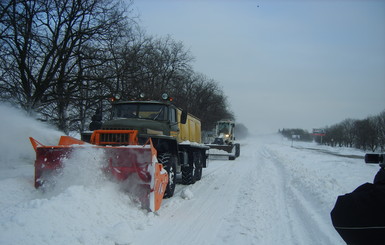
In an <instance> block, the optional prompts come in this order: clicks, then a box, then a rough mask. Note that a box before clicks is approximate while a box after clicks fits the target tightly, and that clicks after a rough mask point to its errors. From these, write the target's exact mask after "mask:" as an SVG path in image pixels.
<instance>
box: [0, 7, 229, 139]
mask: <svg viewBox="0 0 385 245" xmlns="http://www.w3.org/2000/svg"><path fill="white" fill-rule="evenodd" d="M132 6H133V3H132V2H129V3H124V2H121V1H118V0H76V1H72V0H4V1H1V3H0V99H1V100H2V101H7V102H11V103H13V104H15V105H18V106H19V107H21V108H23V109H25V110H26V111H28V112H30V113H36V115H37V116H38V117H39V118H40V119H42V120H46V121H50V122H52V123H54V124H55V125H56V126H57V127H58V128H59V129H61V130H63V131H65V132H69V131H71V130H76V131H83V130H85V129H87V125H88V123H89V119H90V118H91V115H93V114H94V113H95V111H96V110H97V109H98V108H100V107H102V108H103V110H108V107H109V106H108V105H109V103H108V101H107V98H108V97H110V96H111V95H120V96H121V98H122V99H136V98H137V97H138V95H139V94H140V93H144V94H146V96H147V97H148V98H153V99H157V98H160V97H161V94H162V93H164V92H167V93H168V94H170V95H172V97H174V102H175V103H176V104H177V105H178V106H179V107H181V108H183V109H185V110H187V111H189V112H191V113H192V114H194V115H196V116H198V117H200V118H201V120H202V126H203V129H210V128H211V127H212V126H213V124H214V123H215V122H216V121H217V120H220V119H222V118H233V114H232V113H231V112H230V111H229V109H228V105H227V100H226V96H225V94H224V93H223V91H222V88H221V87H220V86H219V85H218V83H217V82H216V81H214V80H212V79H210V78H208V77H206V76H205V75H203V74H199V73H197V72H195V71H194V70H193V68H192V62H193V60H194V59H193V57H192V55H191V54H190V52H189V51H188V50H186V49H185V47H184V46H183V43H181V42H177V41H175V40H173V39H172V38H170V37H162V38H154V37H151V36H149V35H147V34H146V33H145V32H144V31H143V30H142V29H141V28H140V26H139V25H138V23H137V17H135V16H134V13H133V11H131V10H130V8H132Z"/></svg>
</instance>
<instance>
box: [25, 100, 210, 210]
mask: <svg viewBox="0 0 385 245" xmlns="http://www.w3.org/2000/svg"><path fill="white" fill-rule="evenodd" d="M162 98H163V99H164V100H163V101H116V100H112V103H111V104H112V111H111V118H110V120H109V121H106V122H104V123H102V122H101V118H102V117H101V115H95V116H93V118H92V119H93V121H92V122H91V124H90V130H92V131H93V132H85V133H83V134H82V141H79V140H76V139H73V138H71V139H69V140H68V139H67V138H68V137H67V136H64V137H67V138H65V139H63V142H59V145H58V146H43V145H41V144H40V143H39V142H37V141H36V140H34V139H31V142H32V144H33V145H34V148H35V150H36V153H37V157H36V159H37V160H36V162H35V186H36V187H38V186H40V185H41V183H42V181H44V175H45V172H52V170H55V169H58V168H60V167H61V165H62V160H61V159H63V158H65V157H67V156H68V154H70V153H71V152H72V150H73V148H79V147H82V146H83V145H84V144H85V142H88V143H91V144H92V145H94V147H98V148H103V150H104V151H105V152H106V153H105V155H107V156H106V161H108V163H107V165H108V167H107V168H106V169H107V172H109V173H110V174H112V175H113V176H114V177H116V178H117V179H119V180H126V179H127V180H129V179H135V178H136V179H138V177H139V179H140V184H141V185H142V187H143V186H145V188H142V189H141V192H142V193H141V194H140V195H139V196H140V198H141V201H142V204H144V206H145V207H147V208H149V209H150V210H152V211H154V210H157V209H156V207H155V208H152V206H156V205H158V206H160V204H159V201H158V202H156V200H157V199H160V201H161V199H162V198H163V197H171V196H173V194H174V190H175V184H176V180H177V176H180V177H181V182H182V184H193V183H195V181H198V180H200V179H201V177H202V168H205V167H206V166H207V164H206V150H208V149H209V147H208V146H206V145H204V144H202V143H201V123H200V120H199V119H198V118H196V117H194V116H193V115H190V114H188V113H186V112H185V111H183V110H181V109H180V108H178V107H176V106H175V105H173V104H172V103H171V100H170V99H169V97H168V96H167V95H166V94H164V95H163V96H162ZM149 143H150V144H149ZM79 145H80V146H79ZM158 165H159V166H158ZM164 174H165V175H166V176H167V177H166V180H165V181H164V179H163V177H164ZM163 186H165V190H162V188H163ZM162 192H163V193H164V196H163V193H162ZM153 193H155V194H154V195H152V194H153ZM154 203H155V204H154ZM158 208H159V207H158Z"/></svg>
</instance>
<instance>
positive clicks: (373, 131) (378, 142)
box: [279, 110, 385, 152]
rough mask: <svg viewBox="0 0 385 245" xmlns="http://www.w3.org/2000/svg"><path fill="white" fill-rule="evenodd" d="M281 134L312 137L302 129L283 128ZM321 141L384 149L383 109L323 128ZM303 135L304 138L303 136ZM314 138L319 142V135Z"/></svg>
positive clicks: (305, 137) (334, 144)
mask: <svg viewBox="0 0 385 245" xmlns="http://www.w3.org/2000/svg"><path fill="white" fill-rule="evenodd" d="M279 132H280V133H281V134H282V135H284V136H286V137H288V138H291V137H292V136H291V135H292V134H298V135H301V139H304V140H308V139H309V138H310V139H312V137H313V136H312V135H311V134H310V133H308V132H307V131H306V130H302V129H283V130H282V131H281V130H280V131H279ZM325 133H326V134H325V136H323V137H322V143H323V144H326V145H330V146H339V147H342V146H344V147H354V148H357V149H362V150H364V151H373V152H374V151H381V152H384V151H385V110H384V111H382V112H381V113H380V114H378V115H376V116H371V117H368V118H366V119H362V120H354V119H345V120H343V121H342V122H340V123H337V124H335V125H332V126H329V127H326V128H325ZM303 137H304V138H303ZM314 140H315V141H317V142H318V143H321V137H320V136H314Z"/></svg>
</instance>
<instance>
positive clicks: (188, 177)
mask: <svg viewBox="0 0 385 245" xmlns="http://www.w3.org/2000/svg"><path fill="white" fill-rule="evenodd" d="M194 172H195V166H194V164H190V165H189V166H186V167H182V184H184V185H192V184H194V183H195V175H194Z"/></svg>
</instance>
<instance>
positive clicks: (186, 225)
mask: <svg viewBox="0 0 385 245" xmlns="http://www.w3.org/2000/svg"><path fill="white" fill-rule="evenodd" d="M0 114H1V115H3V116H2V119H1V121H0V130H1V135H2V137H1V138H0V140H1V141H0V144H1V147H0V151H1V152H0V192H1V197H0V244H8V245H12V244H14V245H20V244H31V245H32V244H39V245H43V244H54V245H60V244H63V245H64V244H65V245H68V244H72V245H75V244H90V245H98V244H100V245H108V244H111V245H126V244H169V245H171V244H210V245H211V244H213V245H214V244H269V245H270V244H277V245H282V244H304V245H308V244H322V245H324V244H333V245H334V244H344V242H343V240H342V239H341V238H340V237H339V235H338V233H337V232H336V231H335V230H334V228H333V227H332V224H331V221H330V211H331V209H332V208H333V206H334V203H335V200H336V198H337V196H338V195H341V194H344V193H347V192H351V191H352V190H354V189H355V188H356V187H357V186H358V185H361V184H362V183H365V182H372V180H373V177H374V175H375V173H376V172H377V171H378V166H376V165H365V163H364V161H363V159H362V158H360V157H362V156H363V155H364V152H361V151H357V150H352V149H346V148H330V147H326V146H319V145H317V144H315V143H303V142H293V143H292V142H291V141H287V140H285V139H283V138H281V137H280V136H278V135H268V136H255V137H250V138H248V139H246V140H244V141H242V142H241V156H240V157H239V158H237V159H236V160H235V161H229V160H227V158H222V159H221V158H217V159H214V160H213V159H210V160H209V166H208V168H206V169H204V170H203V177H202V179H201V180H200V181H199V182H197V183H195V184H194V185H189V186H185V185H177V187H176V191H175V195H174V197H172V198H169V199H165V200H164V201H163V203H162V207H161V209H160V210H159V211H158V212H157V213H151V212H147V211H146V210H143V209H141V208H140V205H139V204H138V203H137V202H135V201H134V200H132V199H131V197H130V196H129V195H128V194H127V193H126V192H125V191H124V189H125V188H124V187H122V184H120V183H114V182H111V181H110V180H108V179H106V178H105V177H104V175H103V173H102V171H100V166H103V164H105V163H103V162H102V161H103V160H102V159H103V157H102V156H99V155H98V154H99V152H97V151H95V149H92V148H90V149H88V150H86V151H84V150H83V151H80V152H78V154H74V156H73V157H72V158H71V159H68V161H66V164H65V167H64V169H63V171H62V173H61V174H60V175H59V176H57V177H56V180H55V185H53V186H52V187H51V188H47V189H45V190H44V191H43V190H35V188H34V187H33V178H34V176H33V174H34V167H33V163H34V158H35V155H34V151H33V149H32V146H31V145H30V144H29V140H28V137H29V136H33V137H34V138H36V139H37V140H39V141H40V142H41V143H43V144H47V145H50V144H51V145H52V144H56V143H57V142H58V139H59V136H60V135H61V133H60V132H57V131H55V130H53V129H51V128H50V127H48V126H47V125H45V124H43V123H41V122H37V121H35V120H33V119H31V118H29V117H28V116H26V115H24V114H23V113H21V112H19V111H17V110H15V109H11V108H9V107H7V106H4V105H0Z"/></svg>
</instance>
